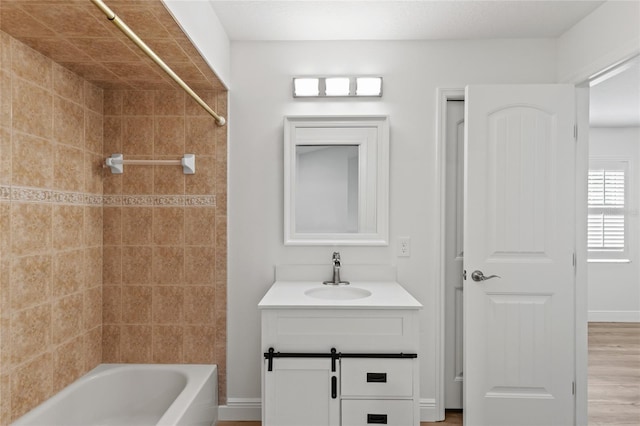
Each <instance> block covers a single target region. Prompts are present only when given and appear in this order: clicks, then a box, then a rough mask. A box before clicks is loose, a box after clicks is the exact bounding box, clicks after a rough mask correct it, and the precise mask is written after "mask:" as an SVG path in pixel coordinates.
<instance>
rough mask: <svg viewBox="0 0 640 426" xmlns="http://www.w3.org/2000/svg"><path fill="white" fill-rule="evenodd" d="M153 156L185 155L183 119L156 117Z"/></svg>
mask: <svg viewBox="0 0 640 426" xmlns="http://www.w3.org/2000/svg"><path fill="white" fill-rule="evenodd" d="M154 126H155V133H154V137H153V138H154V139H153V142H154V145H153V155H154V156H156V158H157V156H167V155H175V156H177V157H181V156H182V155H183V154H184V153H185V138H184V133H185V132H184V117H172V116H169V117H156V118H155V122H154Z"/></svg>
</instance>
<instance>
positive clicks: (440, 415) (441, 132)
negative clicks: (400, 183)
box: [420, 88, 464, 421]
mask: <svg viewBox="0 0 640 426" xmlns="http://www.w3.org/2000/svg"><path fill="white" fill-rule="evenodd" d="M449 100H464V89H440V88H438V90H437V99H436V102H437V105H436V113H437V116H436V141H437V143H436V158H437V163H436V167H437V172H436V179H437V182H436V188H439V191H440V197H439V199H438V203H439V208H438V209H437V210H436V212H437V213H436V215H437V217H436V222H437V223H438V232H437V234H436V238H435V244H436V247H435V249H436V252H437V253H440V259H439V262H438V271H437V277H436V279H437V282H438V285H437V286H436V294H435V300H436V304H435V308H436V311H435V315H434V317H435V322H436V323H435V330H436V336H435V341H436V352H435V368H436V381H435V389H436V394H435V396H436V398H435V399H434V400H433V407H430V406H429V407H428V408H427V407H426V406H425V408H423V401H430V400H420V413H421V414H420V418H421V420H422V421H441V420H444V359H445V353H444V347H445V344H444V340H445V323H444V318H445V262H446V257H445V247H444V244H445V236H444V232H445V222H444V221H445V218H446V216H447V215H446V211H445V209H446V202H445V196H446V193H447V191H446V183H447V182H446V173H447V168H446V164H447V163H446V161H447V158H446V155H445V153H446V146H447V145H446V143H447V134H446V133H447V132H446V129H447V101H449ZM425 404H426V403H425ZM431 416H434V417H431Z"/></svg>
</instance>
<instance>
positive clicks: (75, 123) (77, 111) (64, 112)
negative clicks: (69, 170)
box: [53, 96, 85, 149]
mask: <svg viewBox="0 0 640 426" xmlns="http://www.w3.org/2000/svg"><path fill="white" fill-rule="evenodd" d="M84 136H85V129H84V107H83V106H82V105H81V104H78V103H75V102H72V101H69V100H67V99H65V98H62V97H60V96H54V98H53V138H54V140H55V141H56V142H58V143H63V144H65V145H69V146H73V147H74V148H79V149H83V148H84Z"/></svg>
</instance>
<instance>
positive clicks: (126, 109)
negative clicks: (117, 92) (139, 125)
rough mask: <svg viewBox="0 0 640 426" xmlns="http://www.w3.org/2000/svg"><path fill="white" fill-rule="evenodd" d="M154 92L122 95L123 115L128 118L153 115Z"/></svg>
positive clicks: (136, 92)
mask: <svg viewBox="0 0 640 426" xmlns="http://www.w3.org/2000/svg"><path fill="white" fill-rule="evenodd" d="M153 96H154V95H153V92H152V91H139V90H134V91H125V92H123V93H122V114H124V115H126V116H135V115H147V116H150V115H153V102H154V99H153Z"/></svg>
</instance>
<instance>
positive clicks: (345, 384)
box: [340, 358, 413, 398]
mask: <svg viewBox="0 0 640 426" xmlns="http://www.w3.org/2000/svg"><path fill="white" fill-rule="evenodd" d="M340 363H341V374H342V395H343V396H363V397H370V396H373V397H381V396H385V397H395V398H401V397H411V396H412V395H413V360H411V359H376V358H371V359H369V358H346V359H343V360H341V361H340Z"/></svg>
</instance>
